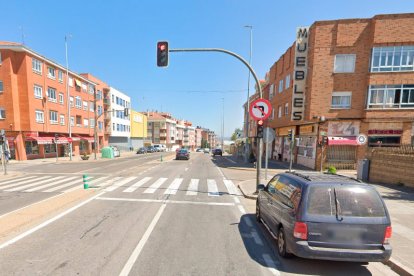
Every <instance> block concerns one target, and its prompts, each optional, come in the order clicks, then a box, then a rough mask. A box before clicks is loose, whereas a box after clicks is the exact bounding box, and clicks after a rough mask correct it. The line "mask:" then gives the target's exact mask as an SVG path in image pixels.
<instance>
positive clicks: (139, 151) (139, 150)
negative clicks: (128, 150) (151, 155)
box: [137, 147, 147, 154]
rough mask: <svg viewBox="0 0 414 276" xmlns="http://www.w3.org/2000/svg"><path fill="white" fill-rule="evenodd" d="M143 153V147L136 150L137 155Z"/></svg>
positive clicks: (145, 151)
mask: <svg viewBox="0 0 414 276" xmlns="http://www.w3.org/2000/svg"><path fill="white" fill-rule="evenodd" d="M143 153H147V149H146V148H144V147H141V148H139V149H138V150H137V154H143Z"/></svg>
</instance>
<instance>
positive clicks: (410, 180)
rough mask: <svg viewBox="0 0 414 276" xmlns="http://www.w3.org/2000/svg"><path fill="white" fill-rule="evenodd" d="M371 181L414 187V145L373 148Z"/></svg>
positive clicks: (370, 156) (371, 152)
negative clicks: (403, 147) (401, 147)
mask: <svg viewBox="0 0 414 276" xmlns="http://www.w3.org/2000/svg"><path fill="white" fill-rule="evenodd" d="M368 158H369V160H370V171H369V181H370V182H378V183H386V184H400V183H403V184H404V185H405V186H410V187H414V147H409V148H406V149H405V150H402V149H399V148H384V149H379V148H377V149H372V150H370V153H369V155H368Z"/></svg>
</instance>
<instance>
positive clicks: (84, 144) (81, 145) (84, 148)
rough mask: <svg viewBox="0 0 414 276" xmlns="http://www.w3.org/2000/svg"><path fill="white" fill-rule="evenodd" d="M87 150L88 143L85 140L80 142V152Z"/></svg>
mask: <svg viewBox="0 0 414 276" xmlns="http://www.w3.org/2000/svg"><path fill="white" fill-rule="evenodd" d="M87 149H88V142H87V141H85V140H81V141H80V143H79V150H80V151H85V150H87Z"/></svg>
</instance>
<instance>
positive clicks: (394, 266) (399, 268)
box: [382, 258, 414, 276]
mask: <svg viewBox="0 0 414 276" xmlns="http://www.w3.org/2000/svg"><path fill="white" fill-rule="evenodd" d="M382 263H383V264H385V265H386V266H388V267H389V268H391V270H393V271H394V272H396V273H398V274H399V275H403V276H413V275H414V272H413V271H410V269H409V268H408V267H405V266H404V265H402V264H401V263H400V262H398V261H396V260H395V259H393V258H390V259H389V260H388V261H385V262H382Z"/></svg>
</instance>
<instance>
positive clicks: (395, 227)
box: [392, 222, 414, 241]
mask: <svg viewBox="0 0 414 276" xmlns="http://www.w3.org/2000/svg"><path fill="white" fill-rule="evenodd" d="M392 232H393V234H397V235H401V237H403V238H406V239H409V240H411V241H414V237H413V236H412V232H413V230H412V229H410V228H408V227H406V226H404V225H402V224H399V223H395V222H394V223H393V224H392Z"/></svg>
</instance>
